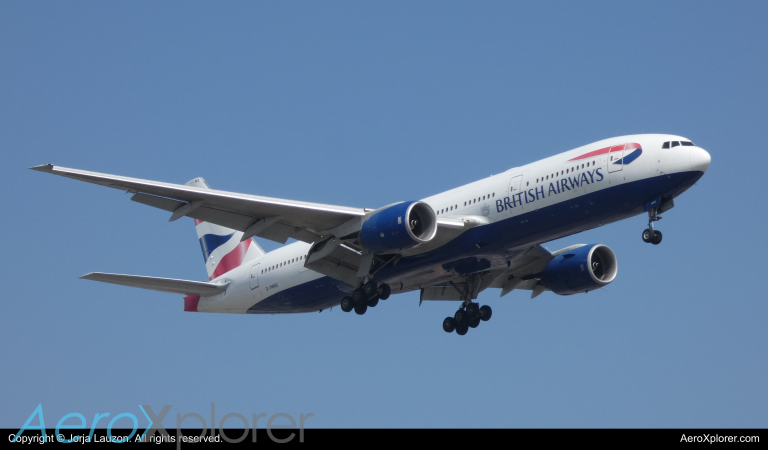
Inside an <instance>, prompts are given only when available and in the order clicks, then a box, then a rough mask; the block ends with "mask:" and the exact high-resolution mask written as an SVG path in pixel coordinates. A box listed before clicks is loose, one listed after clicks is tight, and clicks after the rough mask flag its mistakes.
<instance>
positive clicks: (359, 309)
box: [355, 303, 368, 316]
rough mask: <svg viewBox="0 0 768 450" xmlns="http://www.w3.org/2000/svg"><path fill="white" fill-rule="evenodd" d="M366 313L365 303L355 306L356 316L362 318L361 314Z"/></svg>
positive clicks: (366, 306)
mask: <svg viewBox="0 0 768 450" xmlns="http://www.w3.org/2000/svg"><path fill="white" fill-rule="evenodd" d="M366 311H368V305H366V304H365V303H363V304H361V305H355V314H357V315H358V316H362V315H363V314H365V312H366Z"/></svg>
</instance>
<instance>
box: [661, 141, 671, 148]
mask: <svg viewBox="0 0 768 450" xmlns="http://www.w3.org/2000/svg"><path fill="white" fill-rule="evenodd" d="M661 148H669V141H667V142H665V143H664V145H662V146H661Z"/></svg>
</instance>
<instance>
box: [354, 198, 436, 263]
mask: <svg viewBox="0 0 768 450" xmlns="http://www.w3.org/2000/svg"><path fill="white" fill-rule="evenodd" d="M435 233H437V215H435V212H434V211H433V210H432V208H431V207H430V206H429V205H427V204H426V203H422V202H403V203H398V204H396V205H392V206H390V207H387V208H384V209H382V210H381V211H379V212H377V213H375V214H373V215H372V216H371V217H369V218H368V219H367V220H366V221H365V222H364V223H363V227H362V229H361V230H360V240H361V241H362V242H363V245H365V247H366V248H368V250H370V251H371V252H373V253H377V254H381V253H392V252H397V251H400V250H404V249H407V248H412V247H415V246H417V245H419V244H422V243H424V242H429V241H430V240H432V238H433V237H435Z"/></svg>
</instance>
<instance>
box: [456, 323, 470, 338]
mask: <svg viewBox="0 0 768 450" xmlns="http://www.w3.org/2000/svg"><path fill="white" fill-rule="evenodd" d="M467 331H469V327H467V326H466V325H456V334H458V335H459V336H464V335H465V334H467Z"/></svg>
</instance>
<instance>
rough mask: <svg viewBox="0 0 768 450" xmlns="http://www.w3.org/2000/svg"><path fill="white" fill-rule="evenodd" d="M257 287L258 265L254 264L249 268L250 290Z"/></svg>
mask: <svg viewBox="0 0 768 450" xmlns="http://www.w3.org/2000/svg"><path fill="white" fill-rule="evenodd" d="M257 287H259V264H254V266H253V267H251V290H254V289H256V288H257Z"/></svg>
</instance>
